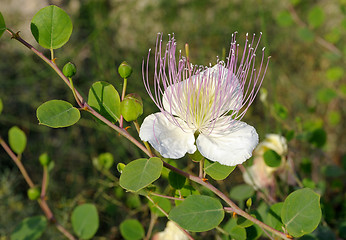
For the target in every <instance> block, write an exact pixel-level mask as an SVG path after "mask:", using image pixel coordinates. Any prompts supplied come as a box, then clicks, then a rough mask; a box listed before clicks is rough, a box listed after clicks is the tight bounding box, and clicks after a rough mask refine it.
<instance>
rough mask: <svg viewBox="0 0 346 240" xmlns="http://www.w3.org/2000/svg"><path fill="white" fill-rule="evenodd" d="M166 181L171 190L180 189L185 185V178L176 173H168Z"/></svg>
mask: <svg viewBox="0 0 346 240" xmlns="http://www.w3.org/2000/svg"><path fill="white" fill-rule="evenodd" d="M168 181H169V184H170V185H171V186H172V187H173V188H175V189H181V188H183V187H184V185H185V182H186V177H184V176H182V175H180V174H178V173H176V172H173V171H170V172H169V174H168Z"/></svg>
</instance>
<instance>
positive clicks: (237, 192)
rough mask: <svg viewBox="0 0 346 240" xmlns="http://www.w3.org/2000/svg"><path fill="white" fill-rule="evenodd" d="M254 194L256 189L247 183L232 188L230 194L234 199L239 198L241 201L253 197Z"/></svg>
mask: <svg viewBox="0 0 346 240" xmlns="http://www.w3.org/2000/svg"><path fill="white" fill-rule="evenodd" d="M254 194H255V190H254V189H253V188H252V187H251V186H249V185H246V184H240V185H237V186H235V187H233V188H232V189H231V191H230V193H229V196H230V197H231V198H232V199H234V200H237V201H238V202H241V201H244V200H246V199H248V198H250V197H252V195H254Z"/></svg>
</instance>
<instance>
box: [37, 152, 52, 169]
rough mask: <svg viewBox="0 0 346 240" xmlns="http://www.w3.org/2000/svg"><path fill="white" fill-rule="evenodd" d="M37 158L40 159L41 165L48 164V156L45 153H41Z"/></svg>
mask: <svg viewBox="0 0 346 240" xmlns="http://www.w3.org/2000/svg"><path fill="white" fill-rule="evenodd" d="M38 160H39V161H40V163H41V165H42V166H43V167H46V166H48V164H49V163H50V157H49V156H48V154H47V153H42V154H41V155H40V157H39V158H38Z"/></svg>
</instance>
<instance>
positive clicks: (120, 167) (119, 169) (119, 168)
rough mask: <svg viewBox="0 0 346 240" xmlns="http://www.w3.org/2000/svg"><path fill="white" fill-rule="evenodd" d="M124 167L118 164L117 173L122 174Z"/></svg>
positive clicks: (122, 164)
mask: <svg viewBox="0 0 346 240" xmlns="http://www.w3.org/2000/svg"><path fill="white" fill-rule="evenodd" d="M125 167H126V165H125V164H124V163H118V164H117V170H118V172H120V173H122V172H123V170H124V168H125Z"/></svg>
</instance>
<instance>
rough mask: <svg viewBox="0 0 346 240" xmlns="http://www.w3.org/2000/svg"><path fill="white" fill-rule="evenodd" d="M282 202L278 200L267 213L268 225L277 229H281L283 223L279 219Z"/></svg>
mask: <svg viewBox="0 0 346 240" xmlns="http://www.w3.org/2000/svg"><path fill="white" fill-rule="evenodd" d="M283 205H284V203H283V202H279V203H275V204H273V205H272V206H271V207H270V208H269V210H268V214H267V223H268V225H269V226H271V227H273V228H275V229H276V230H278V231H281V230H282V226H283V223H282V221H281V211H282V207H283Z"/></svg>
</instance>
